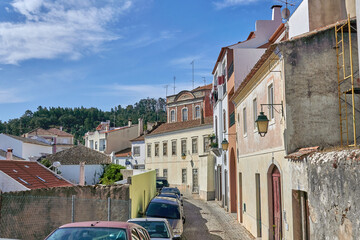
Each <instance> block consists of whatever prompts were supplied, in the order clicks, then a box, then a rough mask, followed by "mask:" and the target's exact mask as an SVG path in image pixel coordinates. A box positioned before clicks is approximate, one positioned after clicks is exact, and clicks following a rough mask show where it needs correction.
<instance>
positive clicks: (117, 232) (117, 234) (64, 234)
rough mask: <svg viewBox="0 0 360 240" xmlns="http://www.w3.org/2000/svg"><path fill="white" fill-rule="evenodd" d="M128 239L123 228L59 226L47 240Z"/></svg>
mask: <svg viewBox="0 0 360 240" xmlns="http://www.w3.org/2000/svg"><path fill="white" fill-rule="evenodd" d="M98 239H106V240H127V236H126V230H125V229H122V228H100V227H69V228H59V229H57V230H56V231H55V232H53V233H52V234H51V235H50V236H49V237H48V238H46V240H98Z"/></svg>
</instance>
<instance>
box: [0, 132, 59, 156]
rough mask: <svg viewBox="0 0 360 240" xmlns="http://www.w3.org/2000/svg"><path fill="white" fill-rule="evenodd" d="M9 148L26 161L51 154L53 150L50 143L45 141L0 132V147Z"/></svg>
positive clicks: (4, 149) (5, 149)
mask: <svg viewBox="0 0 360 240" xmlns="http://www.w3.org/2000/svg"><path fill="white" fill-rule="evenodd" d="M9 148H11V149H13V154H14V155H15V156H17V157H20V158H23V159H25V160H28V161H30V160H37V159H38V158H40V157H42V156H46V155H48V154H52V150H53V147H52V145H51V144H47V143H45V142H40V141H37V140H35V139H31V138H24V137H18V136H13V135H9V134H4V133H1V134H0V149H2V150H3V151H7V149H9ZM0 159H1V156H0Z"/></svg>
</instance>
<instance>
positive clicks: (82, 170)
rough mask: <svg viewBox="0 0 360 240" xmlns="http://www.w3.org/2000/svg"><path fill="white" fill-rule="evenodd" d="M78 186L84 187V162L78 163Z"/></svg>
mask: <svg viewBox="0 0 360 240" xmlns="http://www.w3.org/2000/svg"><path fill="white" fill-rule="evenodd" d="M79 185H80V186H84V185H85V162H80V179H79Z"/></svg>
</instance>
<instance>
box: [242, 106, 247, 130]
mask: <svg viewBox="0 0 360 240" xmlns="http://www.w3.org/2000/svg"><path fill="white" fill-rule="evenodd" d="M243 123H244V135H246V134H247V125H246V108H243Z"/></svg>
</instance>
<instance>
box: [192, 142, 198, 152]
mask: <svg viewBox="0 0 360 240" xmlns="http://www.w3.org/2000/svg"><path fill="white" fill-rule="evenodd" d="M191 151H192V153H193V154H194V153H198V139H197V138H192V139H191Z"/></svg>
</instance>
